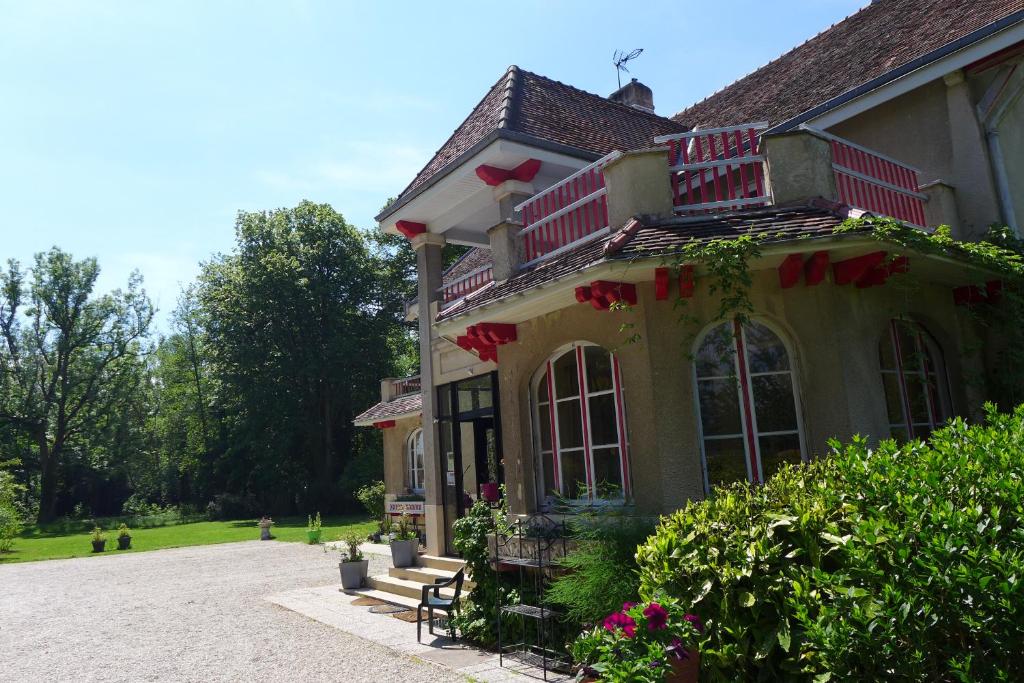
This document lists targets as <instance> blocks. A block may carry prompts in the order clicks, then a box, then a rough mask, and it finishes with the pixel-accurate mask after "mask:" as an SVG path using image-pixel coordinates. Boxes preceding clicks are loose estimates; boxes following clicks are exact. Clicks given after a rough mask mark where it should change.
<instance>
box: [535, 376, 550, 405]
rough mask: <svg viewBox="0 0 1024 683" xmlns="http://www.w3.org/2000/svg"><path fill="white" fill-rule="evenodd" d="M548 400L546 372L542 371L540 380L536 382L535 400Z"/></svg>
mask: <svg viewBox="0 0 1024 683" xmlns="http://www.w3.org/2000/svg"><path fill="white" fill-rule="evenodd" d="M547 400H548V373H546V372H545V373H544V374H543V375H542V376H541V378H540V382H539V383H538V384H537V401H539V402H543V401H547Z"/></svg>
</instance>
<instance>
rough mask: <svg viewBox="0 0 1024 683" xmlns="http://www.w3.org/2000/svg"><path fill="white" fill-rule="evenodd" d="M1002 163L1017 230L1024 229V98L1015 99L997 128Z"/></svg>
mask: <svg viewBox="0 0 1024 683" xmlns="http://www.w3.org/2000/svg"><path fill="white" fill-rule="evenodd" d="M997 130H998V131H999V144H1000V145H1001V146H1002V149H1003V163H1004V164H1005V165H1006V175H1007V176H1008V180H1009V186H1010V200H1011V201H1012V202H1013V213H1014V214H1015V215H1016V217H1017V226H1018V229H1024V228H1022V226H1024V96H1020V97H1018V98H1017V101H1016V103H1014V104H1013V106H1011V107H1010V108H1009V109H1008V110H1007V111H1006V114H1004V116H1003V119H1002V121H1000V123H999V126H998V128H997Z"/></svg>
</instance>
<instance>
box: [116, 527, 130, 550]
mask: <svg viewBox="0 0 1024 683" xmlns="http://www.w3.org/2000/svg"><path fill="white" fill-rule="evenodd" d="M131 547H132V535H131V534H129V533H128V525H127V524H122V525H121V526H119V527H118V528H117V549H118V550H128V549H129V548H131Z"/></svg>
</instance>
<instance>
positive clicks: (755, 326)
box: [743, 322, 789, 373]
mask: <svg viewBox="0 0 1024 683" xmlns="http://www.w3.org/2000/svg"><path fill="white" fill-rule="evenodd" d="M743 333H744V334H743V336H744V338H745V339H746V342H747V360H748V362H749V365H750V372H752V373H757V372H775V371H778V370H789V355H788V354H787V353H786V347H785V346H783V345H782V340H781V339H779V338H778V337H777V336H776V335H775V333H774V332H772V331H771V330H769V329H768V328H767V327H765V326H764V325H761V324H759V323H755V322H750V323H747V324H746V325H745V326H744V327H743Z"/></svg>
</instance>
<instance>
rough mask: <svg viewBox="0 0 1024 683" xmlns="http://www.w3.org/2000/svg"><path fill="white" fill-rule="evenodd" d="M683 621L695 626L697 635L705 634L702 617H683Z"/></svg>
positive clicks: (692, 615)
mask: <svg viewBox="0 0 1024 683" xmlns="http://www.w3.org/2000/svg"><path fill="white" fill-rule="evenodd" d="M683 619H686V620H687V621H688V622H690V623H691V624H693V627H694V628H695V629H697V633H700V634H703V633H704V622H703V621H701V620H700V617H698V616H697V615H696V614H687V615H686V616H685V617H683Z"/></svg>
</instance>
